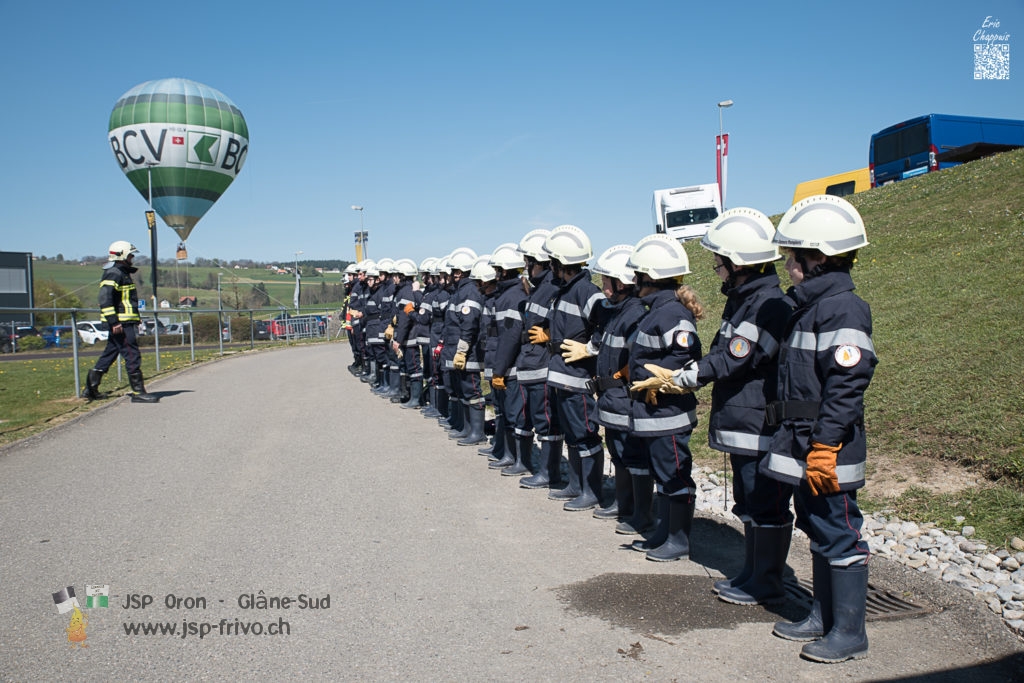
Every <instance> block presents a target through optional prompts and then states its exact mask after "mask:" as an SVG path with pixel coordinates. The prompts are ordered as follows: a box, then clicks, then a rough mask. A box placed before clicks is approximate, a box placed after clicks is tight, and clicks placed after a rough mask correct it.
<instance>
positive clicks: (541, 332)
mask: <svg viewBox="0 0 1024 683" xmlns="http://www.w3.org/2000/svg"><path fill="white" fill-rule="evenodd" d="M549 341H551V335H550V334H548V331H547V330H545V329H544V328H543V327H541V326H540V325H534V326H533V327H531V328H530V343H531V344H547V343H548V342H549Z"/></svg>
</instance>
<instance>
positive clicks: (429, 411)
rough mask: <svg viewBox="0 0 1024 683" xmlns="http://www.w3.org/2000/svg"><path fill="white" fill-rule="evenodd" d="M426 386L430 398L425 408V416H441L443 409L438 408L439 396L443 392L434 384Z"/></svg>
mask: <svg viewBox="0 0 1024 683" xmlns="http://www.w3.org/2000/svg"><path fill="white" fill-rule="evenodd" d="M424 388H425V389H426V394H427V395H428V396H429V397H430V398H429V399H428V400H427V406H426V407H425V408H424V409H423V417H441V411H440V410H438V409H437V397H438V395H439V394H441V393H442V392H441V391H440V390H438V388H437V387H435V386H433V385H430V386H428V387H424Z"/></svg>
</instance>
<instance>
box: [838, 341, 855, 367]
mask: <svg viewBox="0 0 1024 683" xmlns="http://www.w3.org/2000/svg"><path fill="white" fill-rule="evenodd" d="M859 362H860V349H859V348H857V347H856V346H852V345H850V344H843V345H842V346H840V347H839V348H838V349H836V363H838V364H839V365H841V366H843V367H844V368H852V367H853V366H854V365H856V364H857V363H859Z"/></svg>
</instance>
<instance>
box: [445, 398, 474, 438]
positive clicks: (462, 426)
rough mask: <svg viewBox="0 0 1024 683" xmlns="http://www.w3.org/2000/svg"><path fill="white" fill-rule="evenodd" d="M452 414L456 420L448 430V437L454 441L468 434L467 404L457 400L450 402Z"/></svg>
mask: <svg viewBox="0 0 1024 683" xmlns="http://www.w3.org/2000/svg"><path fill="white" fill-rule="evenodd" d="M452 415H453V416H454V417H455V420H456V422H454V423H453V424H452V430H451V431H450V432H448V438H449V439H453V440H455V441H458V440H459V439H465V438H466V435H467V434H469V426H470V425H469V406H468V405H466V404H464V403H463V402H462V401H458V400H457V401H456V402H455V403H454V404H452Z"/></svg>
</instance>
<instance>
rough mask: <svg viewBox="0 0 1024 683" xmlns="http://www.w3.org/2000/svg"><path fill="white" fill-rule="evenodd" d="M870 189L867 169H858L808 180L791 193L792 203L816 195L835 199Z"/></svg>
mask: <svg viewBox="0 0 1024 683" xmlns="http://www.w3.org/2000/svg"><path fill="white" fill-rule="evenodd" d="M870 187H871V175H870V174H869V173H868V169H867V168H858V169H857V170H856V171H847V172H846V173H837V174H835V175H830V176H825V177H824V178H818V179H816V180H808V181H806V182H803V183H800V184H799V185H797V186H796V192H794V193H793V203H794V204H796V203H797V202H798V201H800V200H801V199H806V198H807V197H811V196H813V195H816V194H830V195H833V196H836V197H845V196H846V195H850V194H856V193H858V192H863V191H864V190H867V189H868V188H870Z"/></svg>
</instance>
